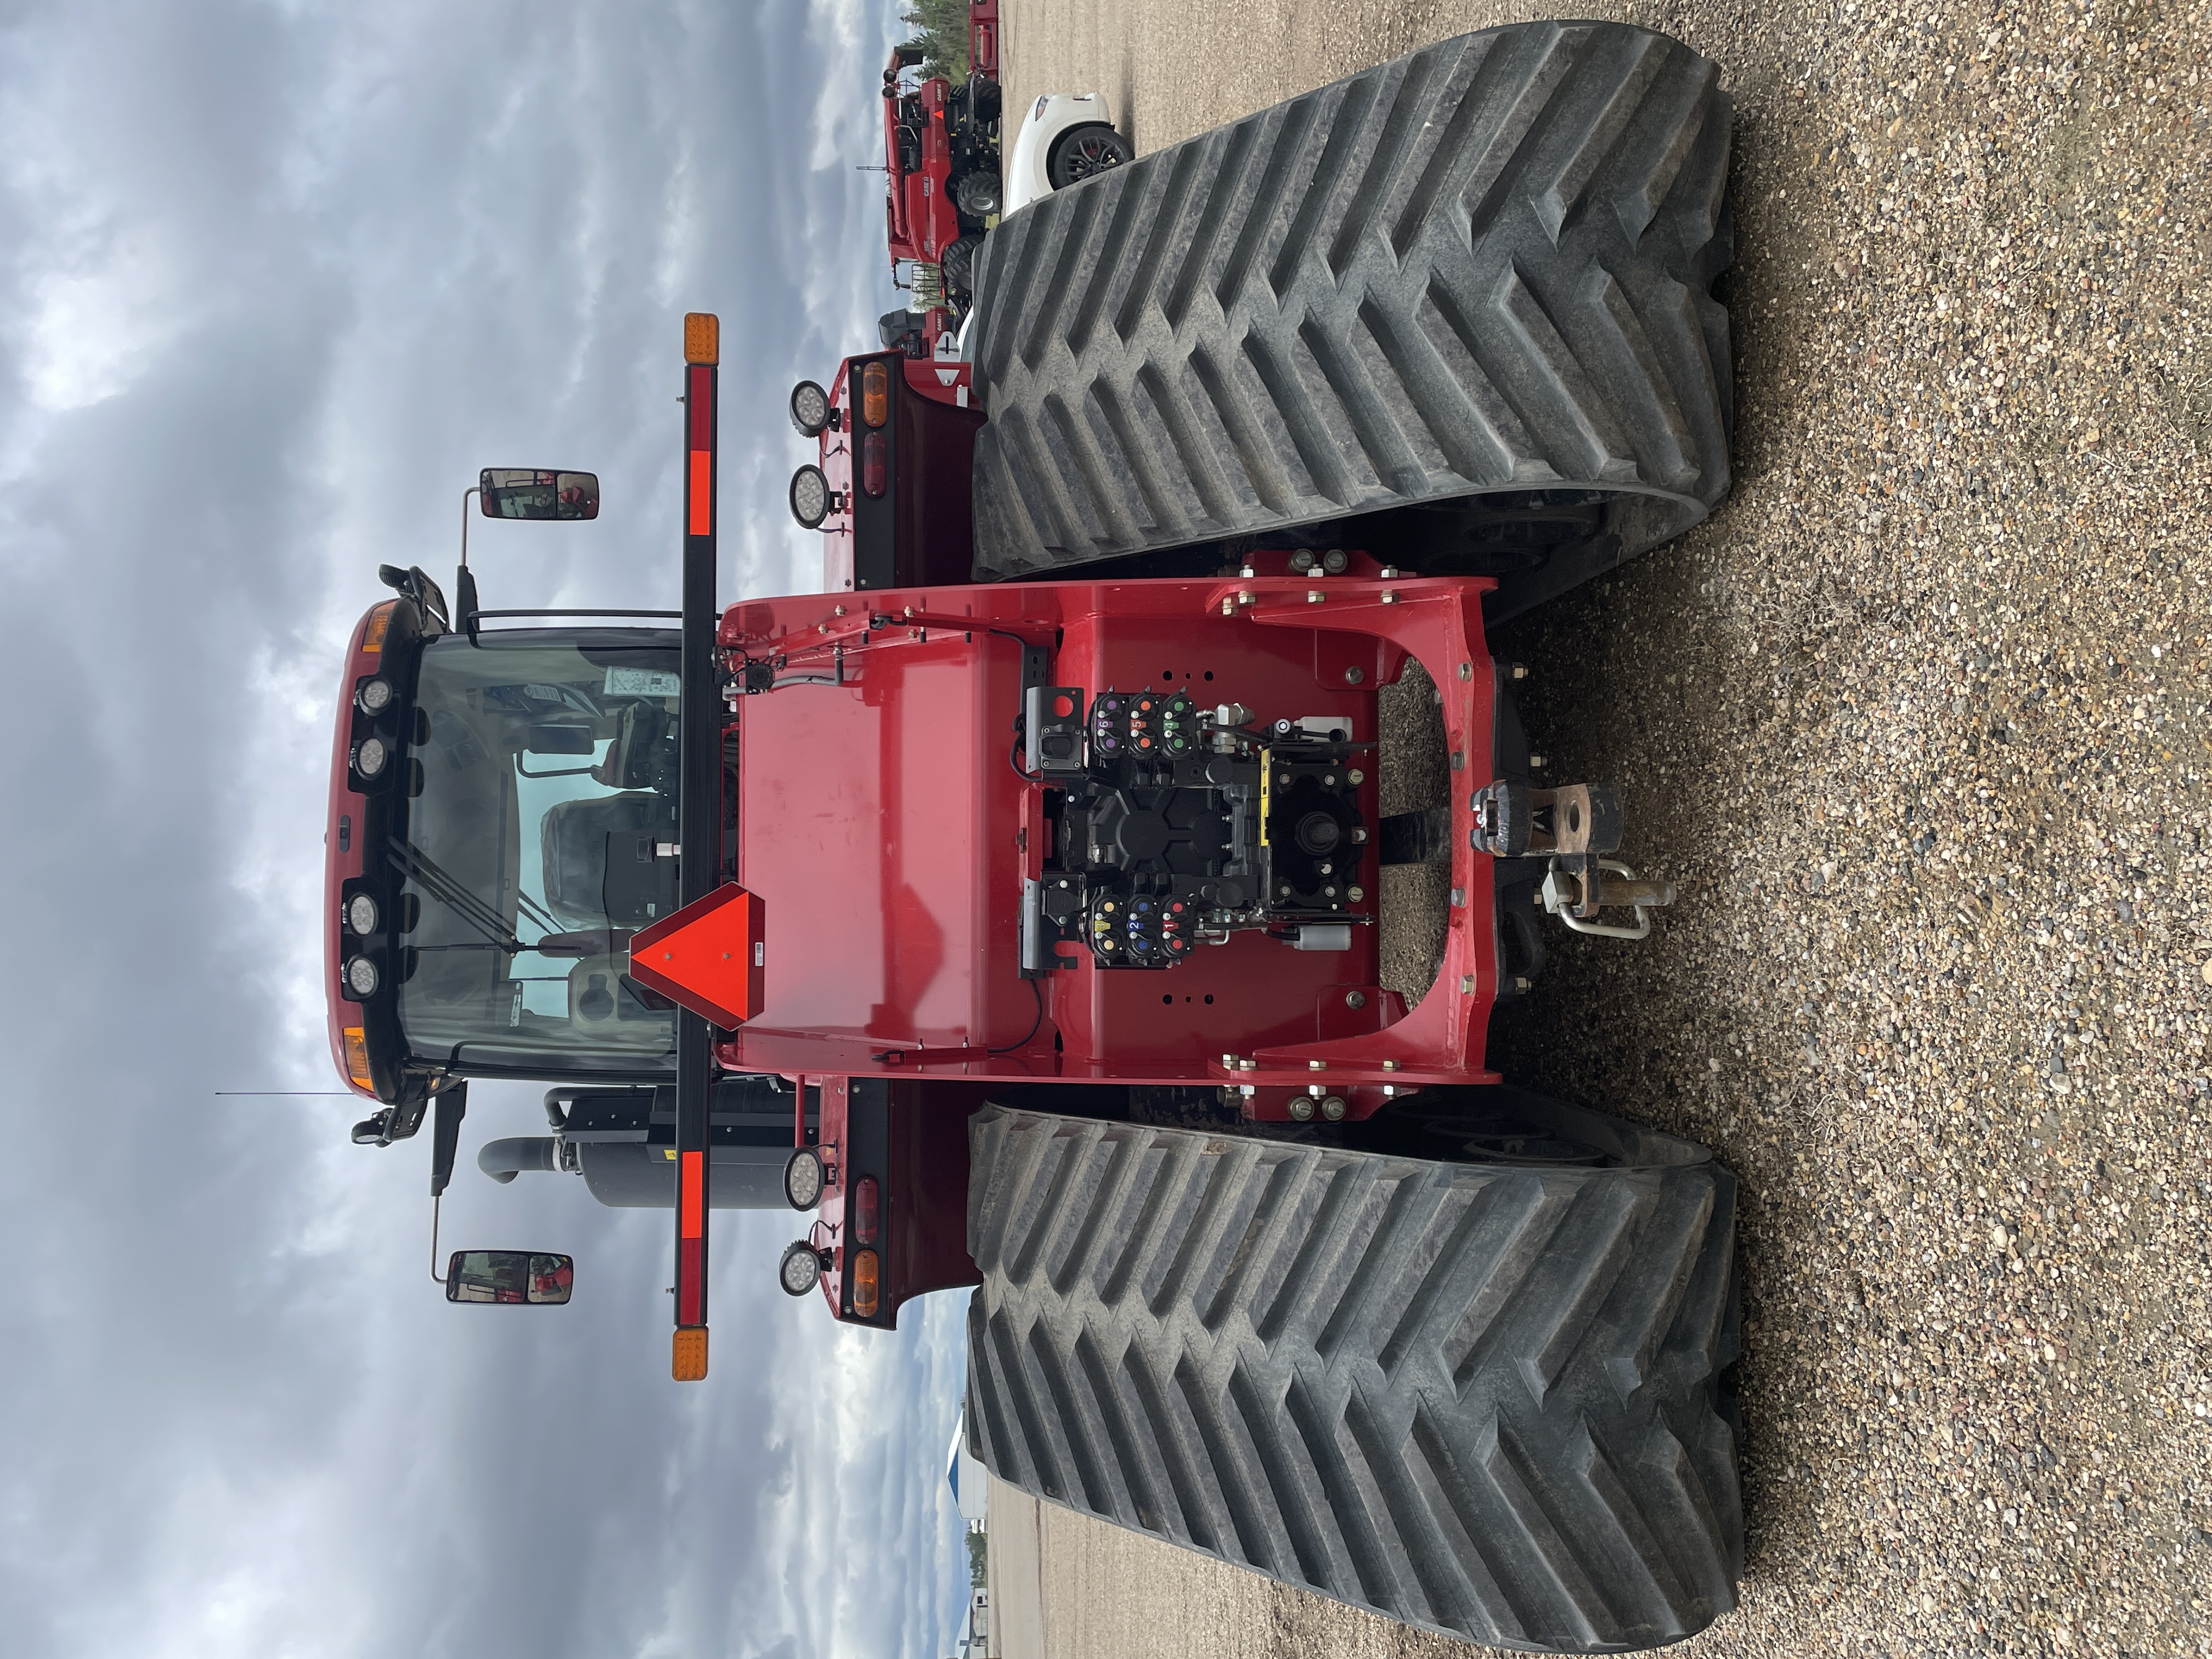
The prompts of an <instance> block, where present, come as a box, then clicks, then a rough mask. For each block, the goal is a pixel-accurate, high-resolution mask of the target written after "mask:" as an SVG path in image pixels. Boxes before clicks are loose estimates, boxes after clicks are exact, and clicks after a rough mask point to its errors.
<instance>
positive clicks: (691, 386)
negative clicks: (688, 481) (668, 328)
mask: <svg viewBox="0 0 2212 1659" xmlns="http://www.w3.org/2000/svg"><path fill="white" fill-rule="evenodd" d="M684 391H685V392H688V393H689V394H690V395H689V396H687V397H686V398H684V404H686V406H687V412H688V413H689V414H690V416H691V446H690V447H692V448H694V449H712V448H713V447H714V370H713V369H711V368H708V367H707V366H706V365H705V364H704V363H697V364H694V365H693V366H692V368H690V371H689V379H688V380H687V381H686V383H685V386H684Z"/></svg>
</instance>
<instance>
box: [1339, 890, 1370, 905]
mask: <svg viewBox="0 0 2212 1659" xmlns="http://www.w3.org/2000/svg"><path fill="white" fill-rule="evenodd" d="M1344 896H1345V897H1346V898H1348V899H1350V900H1351V901H1352V902H1353V903H1354V904H1357V903H1358V902H1359V901H1360V900H1362V899H1364V898H1365V897H1366V896H1367V890H1366V889H1365V888H1364V887H1347V888H1346V889H1345V890H1344Z"/></svg>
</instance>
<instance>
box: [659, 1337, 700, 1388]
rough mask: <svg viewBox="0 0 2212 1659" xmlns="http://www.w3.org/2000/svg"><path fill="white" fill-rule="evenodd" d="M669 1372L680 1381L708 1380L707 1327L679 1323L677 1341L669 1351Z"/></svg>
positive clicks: (696, 1381)
mask: <svg viewBox="0 0 2212 1659" xmlns="http://www.w3.org/2000/svg"><path fill="white" fill-rule="evenodd" d="M668 1374H669V1376H672V1377H674V1378H675V1379H676V1381H678V1383H703V1382H705V1381H706V1380H707V1328H706V1327H705V1326H704V1325H678V1327H677V1328H676V1343H675V1346H673V1347H672V1348H671V1350H670V1351H669V1364H668Z"/></svg>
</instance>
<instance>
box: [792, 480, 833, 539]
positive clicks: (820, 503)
mask: <svg viewBox="0 0 2212 1659" xmlns="http://www.w3.org/2000/svg"><path fill="white" fill-rule="evenodd" d="M791 516H792V517H793V518H794V519H796V520H799V523H800V524H802V525H804V526H806V528H807V529H809V530H819V529H820V528H821V527H822V520H824V519H826V518H828V517H829V479H828V478H827V477H824V476H823V471H822V469H821V468H820V467H818V466H802V467H800V468H799V471H796V472H794V473H793V474H792V475H791Z"/></svg>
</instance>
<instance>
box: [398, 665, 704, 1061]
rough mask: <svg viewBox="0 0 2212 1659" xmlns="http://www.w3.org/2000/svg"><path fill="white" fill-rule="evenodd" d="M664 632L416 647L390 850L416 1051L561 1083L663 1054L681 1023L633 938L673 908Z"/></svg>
mask: <svg viewBox="0 0 2212 1659" xmlns="http://www.w3.org/2000/svg"><path fill="white" fill-rule="evenodd" d="M678 662H679V649H678V636H677V635H675V634H674V633H672V632H668V631H662V630H647V629H605V630H598V631H594V632H592V633H588V634H574V633H557V634H556V633H551V632H537V631H532V632H526V633H515V634H507V635H500V634H485V635H482V636H481V638H480V640H479V641H478V642H477V644H474V645H471V643H470V642H469V641H468V640H467V639H466V637H465V636H464V635H447V636H446V637H445V638H443V639H440V640H436V641H433V642H431V643H430V644H429V645H428V647H425V649H424V650H423V653H422V671H421V675H420V678H419V681H418V684H417V690H416V709H417V714H416V726H415V730H416V737H417V738H418V741H417V743H416V745H415V748H414V750H413V751H412V752H413V754H414V756H415V757H416V758H417V759H418V760H419V761H420V762H421V763H422V793H421V794H420V795H419V796H417V797H416V799H413V800H411V801H410V802H409V803H408V804H407V807H406V823H407V828H406V829H405V831H404V833H403V834H401V835H398V836H394V837H393V838H392V844H391V846H390V847H389V848H386V858H387V859H388V860H389V862H390V864H391V866H392V871H393V872H394V873H395V874H397V875H399V876H401V877H403V878H404V886H403V888H402V892H403V894H404V897H403V899H402V901H401V908H402V913H403V918H404V921H405V922H411V924H412V926H411V928H410V930H409V931H408V932H407V933H406V943H407V944H408V945H410V947H412V949H411V951H410V958H409V959H410V962H411V963H412V967H411V969H410V971H409V972H408V973H407V975H406V976H405V978H404V981H403V982H402V984H401V985H400V987H399V1018H400V1024H401V1027H402V1029H403V1030H404V1032H405V1034H406V1038H407V1047H408V1049H409V1051H410V1053H412V1054H415V1055H416V1056H417V1057H419V1058H421V1059H422V1060H430V1061H432V1062H434V1063H437V1064H442V1065H446V1066H452V1067H453V1068H454V1069H456V1070H459V1071H463V1072H469V1071H475V1072H479V1073H482V1072H488V1071H489V1072H510V1073H512V1072H520V1073H525V1074H534V1075H545V1074H549V1073H550V1074H553V1075H562V1074H567V1073H575V1072H594V1071H626V1072H639V1071H646V1072H653V1071H658V1070H662V1069H672V1068H673V1066H674V1064H675V1061H674V1054H675V1036H676V1018H675V1012H674V1007H673V1005H671V1003H669V1002H668V1001H667V1000H665V999H664V998H662V997H659V996H657V995H655V994H653V993H652V992H649V991H647V990H644V989H642V988H641V987H637V986H635V985H633V984H632V983H631V982H630V981H629V979H628V978H627V977H626V975H625V970H626V969H628V968H629V936H630V935H631V933H634V932H635V931H636V930H637V929H638V928H641V927H644V926H646V925H647V923H649V922H651V921H653V920H655V919H656V918H657V917H659V916H663V915H667V914H668V913H669V912H670V911H671V910H672V909H674V908H677V906H678V902H679V901H678V890H677V869H676V860H675V859H674V857H672V856H671V853H672V848H673V843H674V842H675V841H676V836H677V829H676V824H677V817H676V793H677V778H678V754H677V744H678V736H677V734H678V708H677V703H678V690H679V686H680V682H679V680H678V673H677V670H678Z"/></svg>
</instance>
